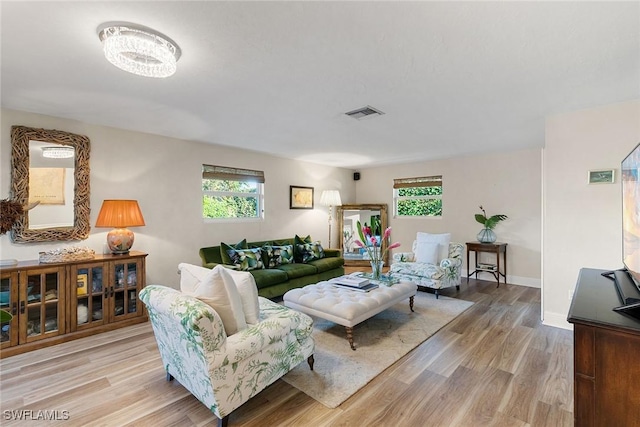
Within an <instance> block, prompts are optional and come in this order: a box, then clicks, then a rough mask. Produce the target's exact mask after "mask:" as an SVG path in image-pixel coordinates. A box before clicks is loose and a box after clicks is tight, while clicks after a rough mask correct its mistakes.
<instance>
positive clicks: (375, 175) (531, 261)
mask: <svg viewBox="0 0 640 427" xmlns="http://www.w3.org/2000/svg"><path fill="white" fill-rule="evenodd" d="M541 161H542V156H541V150H540V149H528V150H520V151H512V152H504V153H493V154H486V155H482V156H475V157H462V158H455V159H445V160H435V161H429V162H416V163H411V164H402V165H392V166H385V167H377V168H370V169H364V170H361V171H360V172H361V180H360V181H357V184H356V194H357V203H386V204H387V205H388V206H389V224H390V225H391V226H392V228H393V231H392V240H393V241H399V242H400V243H401V244H402V246H401V247H400V248H399V249H398V250H400V251H410V250H411V244H412V242H413V240H414V239H415V236H416V232H417V231H424V232H431V233H442V232H450V233H452V240H453V241H457V242H461V243H465V242H472V241H476V235H477V234H478V232H479V231H480V229H481V228H482V225H481V224H479V223H477V222H476V221H475V219H474V215H475V214H476V213H481V211H480V209H479V208H478V206H479V205H482V206H483V207H484V208H485V210H486V211H487V214H488V215H495V214H505V215H507V216H508V217H509V219H508V220H506V221H504V222H501V223H500V224H498V226H497V227H496V229H495V232H496V234H497V235H498V241H501V242H506V243H508V249H507V253H508V257H507V276H508V282H509V283H515V284H522V285H527V286H534V287H539V286H540V277H541V267H540V262H541V182H542V181H541V175H542V172H541ZM431 175H442V179H443V193H444V194H443V202H442V203H443V207H442V210H443V215H442V218H420V219H417V218H394V217H393V189H392V186H393V179H394V178H408V177H416V176H431ZM472 256H473V255H472ZM463 257H464V258H465V259H464V268H465V270H466V256H463ZM483 259H486V260H491V259H493V260H495V255H492V254H483ZM478 277H479V278H486V279H490V278H491V276H490V275H489V274H487V273H483V274H482V275H480V276H478ZM463 283H464V282H463Z"/></svg>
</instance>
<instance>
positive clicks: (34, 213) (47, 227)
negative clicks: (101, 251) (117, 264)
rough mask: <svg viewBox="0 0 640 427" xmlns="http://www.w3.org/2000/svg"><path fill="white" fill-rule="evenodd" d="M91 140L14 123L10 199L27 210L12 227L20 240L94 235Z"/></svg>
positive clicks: (19, 241)
mask: <svg viewBox="0 0 640 427" xmlns="http://www.w3.org/2000/svg"><path fill="white" fill-rule="evenodd" d="M89 151H90V148H89V138H87V137H86V136H83V135H76V134H73V133H69V132H63V131H59V130H48V129H36V128H29V127H25V126H12V127H11V198H12V199H13V200H15V201H16V202H18V203H20V204H21V205H22V206H24V207H27V206H34V205H35V207H33V208H31V209H29V210H28V211H27V210H26V211H25V212H24V214H23V215H21V216H20V217H19V218H18V221H17V222H16V224H15V225H14V227H13V229H12V230H11V240H12V241H14V242H17V243H30V242H52V241H59V240H82V239H86V238H87V237H88V236H89V231H90V230H91V226H90V224H89V220H90V218H89V215H90V207H89V194H90V193H89V175H90V170H89Z"/></svg>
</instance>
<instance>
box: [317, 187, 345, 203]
mask: <svg viewBox="0 0 640 427" xmlns="http://www.w3.org/2000/svg"><path fill="white" fill-rule="evenodd" d="M320 204H321V205H323V206H342V201H341V200H340V192H339V191H338V190H324V191H323V192H322V195H321V196H320Z"/></svg>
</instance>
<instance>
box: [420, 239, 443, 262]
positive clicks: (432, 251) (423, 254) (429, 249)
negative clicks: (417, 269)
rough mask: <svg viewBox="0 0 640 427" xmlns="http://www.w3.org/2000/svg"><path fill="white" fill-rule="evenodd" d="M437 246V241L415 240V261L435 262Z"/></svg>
mask: <svg viewBox="0 0 640 427" xmlns="http://www.w3.org/2000/svg"><path fill="white" fill-rule="evenodd" d="M439 247H440V245H439V244H438V243H433V242H417V244H416V247H415V254H416V262H423V263H426V264H437V263H438V252H439V249H438V248H439Z"/></svg>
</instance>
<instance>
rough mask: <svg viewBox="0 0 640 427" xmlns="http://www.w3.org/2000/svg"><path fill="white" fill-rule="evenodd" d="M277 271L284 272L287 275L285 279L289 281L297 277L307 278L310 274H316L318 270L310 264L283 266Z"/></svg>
mask: <svg viewBox="0 0 640 427" xmlns="http://www.w3.org/2000/svg"><path fill="white" fill-rule="evenodd" d="M278 270H281V271H284V272H286V273H287V277H288V278H289V279H296V278H298V277H304V276H309V275H312V274H316V273H317V272H318V270H317V269H316V268H315V267H314V266H313V265H310V264H302V263H299V262H298V263H295V264H284V265H281V266H279V267H278Z"/></svg>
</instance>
